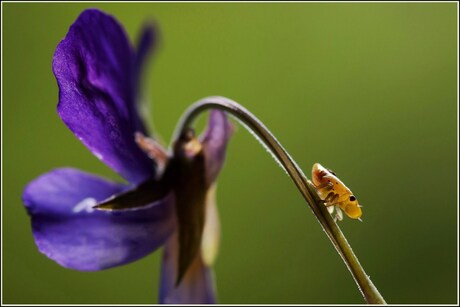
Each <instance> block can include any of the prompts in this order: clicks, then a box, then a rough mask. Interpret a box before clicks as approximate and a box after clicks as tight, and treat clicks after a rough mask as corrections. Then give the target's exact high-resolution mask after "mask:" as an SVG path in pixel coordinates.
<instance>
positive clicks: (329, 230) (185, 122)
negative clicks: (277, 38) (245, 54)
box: [174, 97, 386, 304]
mask: <svg viewBox="0 0 460 307" xmlns="http://www.w3.org/2000/svg"><path fill="white" fill-rule="evenodd" d="M208 109H219V110H222V111H225V112H227V113H229V114H231V115H233V116H234V117H235V118H236V119H238V120H239V121H241V122H242V123H243V124H244V125H246V126H247V128H248V129H249V130H250V131H252V132H254V133H255V134H256V135H257V136H258V137H259V138H260V140H261V141H262V142H263V144H264V145H266V146H267V147H268V149H269V150H270V151H271V152H272V153H273V155H274V156H275V157H276V159H277V160H278V162H279V163H280V164H281V165H282V166H283V168H284V169H285V170H286V172H287V173H288V175H289V176H290V177H291V179H292V180H293V181H294V183H295V185H296V186H297V188H298V190H299V191H300V193H301V194H302V196H303V197H304V198H305V200H306V201H307V203H308V205H309V206H310V208H311V210H312V211H313V214H314V215H315V217H316V218H317V220H318V222H319V223H320V224H321V226H322V227H323V230H324V231H325V232H326V234H327V236H328V238H329V239H330V240H331V242H332V244H333V245H334V247H335V249H336V250H337V252H338V253H339V255H340V256H341V257H342V259H343V261H344V262H345V265H346V266H347V268H348V270H349V271H350V273H351V275H352V276H353V278H354V280H355V282H356V283H357V285H358V288H359V290H360V291H361V293H362V295H363V297H364V298H365V300H366V302H367V303H369V304H386V302H385V300H384V299H383V297H382V295H381V294H380V293H379V291H378V290H377V288H376V287H375V286H374V284H373V283H372V281H371V280H370V279H369V276H368V275H367V274H366V272H365V271H364V269H363V267H362V266H361V264H360V263H359V261H358V258H357V257H356V255H355V254H354V253H353V250H352V249H351V247H350V245H349V244H348V242H347V240H346V238H345V236H344V235H343V233H342V231H341V230H340V228H339V226H338V225H337V223H336V222H335V221H334V219H333V218H332V217H331V215H330V214H329V212H328V211H327V208H326V207H325V206H324V205H323V202H322V201H321V199H320V198H319V196H318V194H317V193H316V188H315V187H314V186H313V184H312V183H311V182H310V181H309V180H308V179H307V177H306V176H305V175H304V173H303V172H302V170H301V169H300V168H299V167H298V166H297V164H296V163H295V161H294V160H293V159H292V158H291V156H290V155H289V154H288V152H287V151H286V150H285V149H284V147H283V146H282V145H281V144H280V143H279V142H278V140H277V139H276V138H275V136H274V135H273V134H272V133H271V132H270V131H269V130H268V129H267V127H265V125H264V124H263V123H262V122H261V121H260V120H258V119H257V117H255V116H254V115H253V114H252V113H251V112H249V111H248V110H247V109H245V108H244V107H243V106H241V105H239V104H238V103H236V102H235V101H233V100H231V99H228V98H224V97H207V98H204V99H202V100H199V101H197V102H196V103H194V104H193V105H192V106H190V107H189V109H187V111H186V112H185V114H184V115H183V117H182V119H181V121H180V122H179V125H178V127H177V130H176V133H175V137H174V140H176V139H178V137H179V136H180V135H181V134H182V133H184V132H185V131H186V130H187V129H188V128H189V127H190V126H191V125H192V124H193V121H194V120H195V119H196V117H197V116H198V115H199V114H200V113H201V112H203V111H205V110H208Z"/></svg>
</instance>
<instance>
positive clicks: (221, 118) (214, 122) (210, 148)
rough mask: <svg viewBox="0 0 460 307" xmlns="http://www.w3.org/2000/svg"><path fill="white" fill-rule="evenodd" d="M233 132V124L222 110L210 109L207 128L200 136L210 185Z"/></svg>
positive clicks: (218, 169) (217, 171)
mask: <svg viewBox="0 0 460 307" xmlns="http://www.w3.org/2000/svg"><path fill="white" fill-rule="evenodd" d="M232 134H233V125H232V124H231V123H230V122H229V120H228V118H227V115H226V114H225V112H223V111H219V110H212V111H211V112H210V115H209V122H208V128H207V130H206V132H205V133H204V135H203V136H202V137H201V142H202V144H203V150H204V154H205V157H206V178H207V182H208V185H211V184H212V183H213V182H214V181H215V180H216V178H217V175H218V174H219V171H220V169H221V168H222V165H223V163H224V161H225V155H226V150H227V143H228V141H229V139H230V137H231V136H232Z"/></svg>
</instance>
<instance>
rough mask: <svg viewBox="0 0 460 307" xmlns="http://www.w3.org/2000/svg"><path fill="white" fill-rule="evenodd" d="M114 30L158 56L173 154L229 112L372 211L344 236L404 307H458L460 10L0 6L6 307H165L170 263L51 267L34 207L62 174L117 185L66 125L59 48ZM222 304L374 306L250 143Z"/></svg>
mask: <svg viewBox="0 0 460 307" xmlns="http://www.w3.org/2000/svg"><path fill="white" fill-rule="evenodd" d="M88 7H97V8H100V9H102V10H104V11H106V12H108V13H110V14H113V15H114V16H115V17H116V18H117V19H118V20H119V21H120V22H121V23H122V24H123V25H124V27H125V28H126V30H127V32H128V33H129V35H130V37H131V39H132V40H134V39H135V38H136V37H137V33H138V29H139V28H140V26H141V24H142V23H143V22H144V21H145V20H146V19H148V18H152V19H153V20H155V21H156V22H157V24H158V25H159V28H160V31H161V34H162V35H161V36H162V39H161V44H160V47H159V48H158V50H157V52H156V54H155V56H154V58H153V61H151V63H150V65H149V67H148V79H146V87H147V90H148V92H149V95H150V96H149V97H150V99H151V101H152V103H153V109H152V113H151V116H152V119H153V120H154V123H155V130H156V131H157V132H158V133H159V134H160V135H161V136H162V138H163V139H164V140H166V141H168V142H169V139H170V137H171V135H172V133H173V130H174V128H175V125H176V123H177V120H178V119H179V117H180V115H181V114H182V112H183V111H184V110H185V109H186V108H187V106H189V105H190V104H191V103H192V102H194V101H196V100H198V99H200V98H202V97H205V96H209V95H222V96H227V97H229V98H232V99H234V100H236V101H238V102H240V103H241V104H243V105H244V106H245V107H246V108H248V109H249V110H251V111H252V112H253V113H254V114H255V115H256V116H258V117H259V118H260V119H261V120H262V121H263V122H264V123H265V124H266V125H267V126H268V127H269V128H270V130H271V131H272V132H273V133H274V134H275V135H276V137H277V138H278V139H279V141H280V142H281V143H282V144H283V145H284V146H285V147H286V149H287V150H288V151H289V152H290V153H291V155H292V156H293V157H294V159H295V160H296V161H297V162H298V164H299V165H300V166H301V167H302V168H303V169H304V171H305V173H306V174H307V175H308V176H310V170H311V166H312V164H313V163H314V162H320V163H322V164H323V165H325V166H326V167H329V168H331V169H333V170H335V171H336V172H337V173H338V175H339V177H340V178H341V179H343V180H344V182H345V183H346V184H347V185H348V186H350V187H351V188H352V190H353V191H354V193H355V195H357V197H358V199H359V200H360V202H361V203H362V204H363V205H364V215H363V219H364V223H359V222H356V221H353V220H350V219H345V220H344V221H343V222H342V223H341V227H342V229H343V231H344V233H345V235H346V236H347V238H348V240H349V242H350V243H351V245H352V247H353V248H354V251H355V253H356V254H357V255H358V257H359V259H360V261H361V263H362V264H363V266H364V268H365V269H366V271H367V273H368V274H369V275H370V277H371V279H372V280H373V281H374V283H375V285H376V286H377V287H378V288H379V290H380V291H381V293H382V294H383V296H384V297H385V299H386V300H387V302H389V303H455V302H456V301H457V274H458V268H457V235H456V233H457V232H456V230H457V208H458V206H457V197H456V196H457V193H456V191H457V168H458V166H457V159H456V158H457V151H456V148H457V144H456V141H457V132H456V131H457V130H456V123H457V116H456V114H457V100H456V99H457V98H456V93H457V40H456V39H457V30H456V22H457V5H456V4H455V3H439V4H433V3H431V4H429V3H416V4H409V3H366V4H358V3H346V4H337V3H336V4H327V3H324V4H318V3H295V4H292V3H291V4H281V3H271V4H267V3H265V4H256V3H239V4H230V3H227V4H218V3H206V4H203V3H201V4H198V3H195V4H184V3H182V4H179V3H177V4H174V3H144V4H142V3H140V4H114V3H112V4H96V3H93V4H84V3H74V4H51V3H47V4H17V3H6V4H5V3H4V4H3V65H4V66H3V67H2V69H3V111H4V115H3V120H4V126H3V128H4V130H3V136H4V141H3V154H4V156H3V170H2V172H3V180H4V181H3V182H4V183H3V192H4V194H3V215H4V216H3V222H4V224H3V269H4V270H3V282H4V283H3V296H4V297H3V302H4V303H155V302H157V292H158V279H159V260H160V254H161V253H160V252H156V253H154V254H152V255H150V256H148V257H146V258H144V259H142V260H140V261H137V262H135V263H132V264H129V265H126V266H123V267H119V268H114V269H110V270H107V271H103V272H95V273H84V272H78V271H72V270H68V269H64V268H62V267H60V266H59V265H57V264H55V263H54V262H53V261H51V260H49V259H48V258H46V257H45V256H44V255H42V254H40V253H39V252H38V250H37V248H36V246H35V244H34V241H33V237H32V234H31V227H30V223H29V217H28V216H27V214H26V211H25V210H24V207H23V205H22V203H21V198H20V197H21V193H22V189H23V188H24V186H25V185H26V184H27V183H28V182H29V181H30V180H32V179H34V178H35V177H36V176H38V175H40V174H42V173H44V172H47V171H49V170H51V169H52V168H55V167H60V166H73V167H78V168H81V169H84V170H86V171H91V172H94V173H97V174H101V175H105V176H107V177H109V178H113V179H118V177H117V175H116V174H115V173H113V172H112V171H111V170H110V169H109V168H108V167H106V166H105V165H104V164H102V163H100V161H99V160H98V159H97V158H95V157H94V156H93V155H92V154H91V153H90V152H89V151H88V150H87V149H86V148H85V147H84V146H83V145H82V144H81V143H80V142H79V141H78V140H77V139H76V138H75V137H74V136H73V135H72V133H71V132H70V131H69V130H68V129H67V128H66V127H65V126H64V124H63V123H62V122H61V120H60V119H59V117H58V116H57V114H56V111H55V109H56V104H57V99H58V88H57V85H56V81H55V79H54V76H53V74H52V72H51V60H52V56H53V52H54V49H55V47H56V45H57V43H58V42H59V41H60V40H61V39H62V38H63V37H64V36H65V34H66V33H67V30H68V27H69V26H70V25H71V24H72V23H73V21H74V20H75V19H76V18H77V16H78V14H79V13H80V12H81V11H82V10H84V9H85V8H88ZM217 196H218V203H219V209H220V215H221V221H222V231H223V235H222V242H221V243H222V244H221V249H220V255H219V258H218V261H217V264H216V266H215V271H216V276H217V286H218V294H219V302H220V303H311V304H317V303H332V304H334V303H363V302H364V301H363V299H362V298H361V295H360V293H359V291H358V290H357V288H356V286H355V284H354V282H353V279H352V277H351V275H350V274H349V272H348V271H347V269H346V268H345V266H344V264H343V263H342V260H341V259H340V257H339V256H338V254H337V253H336V252H335V250H334V248H333V247H332V245H331V243H330V242H329V240H328V239H327V238H326V236H325V234H324V233H323V231H322V230H321V228H320V226H319V224H318V223H317V221H316V220H315V218H314V217H313V215H312V213H311V211H310V209H309V208H308V207H307V205H306V204H305V202H304V201H303V199H302V197H301V196H300V195H299V193H298V192H297V190H296V188H295V187H294V185H293V184H292V183H291V180H290V179H289V178H288V177H287V176H286V175H285V174H284V172H283V171H282V170H281V169H280V168H279V167H278V166H277V165H276V163H275V162H274V160H273V159H272V158H271V157H270V156H269V155H268V154H267V153H266V152H265V150H264V149H263V148H262V147H261V146H260V145H259V144H258V142H257V141H255V140H254V139H253V138H252V136H251V135H250V134H249V133H247V132H246V131H245V129H244V128H242V127H241V126H240V127H239V129H238V131H237V133H236V134H235V136H234V138H233V139H232V141H231V144H230V147H229V151H228V159H227V161H226V165H225V168H224V169H223V171H222V173H221V176H220V177H219V188H218V195H217Z"/></svg>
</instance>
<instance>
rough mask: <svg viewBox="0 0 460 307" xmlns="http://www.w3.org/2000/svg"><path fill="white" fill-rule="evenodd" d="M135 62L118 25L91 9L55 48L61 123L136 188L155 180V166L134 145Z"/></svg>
mask: <svg viewBox="0 0 460 307" xmlns="http://www.w3.org/2000/svg"><path fill="white" fill-rule="evenodd" d="M135 61H136V60H135V54H134V51H133V49H132V47H131V45H130V43H129V41H128V39H127V37H126V34H125V32H124V30H123V28H122V27H121V26H120V25H119V24H118V22H117V21H116V20H115V19H114V18H113V17H112V16H110V15H106V14H104V13H102V12H100V11H98V10H95V9H91V10H86V11H84V12H83V13H82V14H81V15H80V16H79V17H78V19H77V20H76V21H75V23H74V24H73V25H72V26H71V27H70V29H69V32H68V33H67V36H66V37H65V38H64V39H63V40H62V41H61V42H60V43H59V45H58V46H57V48H56V52H55V54H54V58H53V72H54V74H55V76H56V79H57V82H58V86H59V104H58V113H59V115H60V117H61V118H62V120H63V121H64V123H65V124H66V125H67V126H68V127H69V128H70V130H72V132H73V133H74V134H75V135H76V136H77V137H78V138H79V139H80V140H81V141H82V142H83V143H84V144H85V145H86V146H87V147H88V148H89V149H90V150H91V151H92V152H93V153H94V154H95V155H96V156H97V157H98V158H100V159H101V160H102V161H104V162H105V163H106V164H107V165H108V166H110V167H111V168H113V169H114V170H115V171H116V172H118V173H119V174H120V175H122V176H123V177H124V178H126V179H127V180H128V181H130V182H132V183H140V182H142V181H144V180H145V179H147V178H149V177H151V176H153V174H154V165H153V163H152V161H151V160H150V159H149V158H148V157H147V156H146V155H145V154H144V153H143V152H142V151H141V150H140V149H139V148H138V147H137V145H136V143H135V141H134V133H135V132H136V131H141V132H143V133H145V131H144V129H143V125H142V122H141V120H140V117H139V115H138V113H137V110H136V104H135V101H134V100H135V98H136V95H135V91H136V85H135V84H134V82H135V80H136V77H135V76H134V74H135Z"/></svg>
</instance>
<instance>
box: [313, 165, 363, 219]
mask: <svg viewBox="0 0 460 307" xmlns="http://www.w3.org/2000/svg"><path fill="white" fill-rule="evenodd" d="M312 178H313V184H314V185H315V186H316V188H317V189H318V195H319V197H320V198H321V199H322V200H324V201H325V205H326V207H327V210H328V211H329V213H330V214H332V213H333V212H334V208H335V210H336V215H335V219H334V220H339V221H341V220H342V219H343V214H342V211H344V212H345V214H346V215H348V217H350V218H352V219H357V220H360V221H361V219H360V217H361V215H362V211H361V206H360V205H359V203H358V200H357V199H356V197H355V196H354V195H353V193H352V192H351V190H350V189H349V188H347V187H346V186H345V184H343V182H342V181H340V179H339V178H337V176H336V174H335V173H334V172H333V171H331V170H330V169H327V168H324V167H323V166H322V165H321V164H319V163H315V164H313V169H312Z"/></svg>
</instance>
